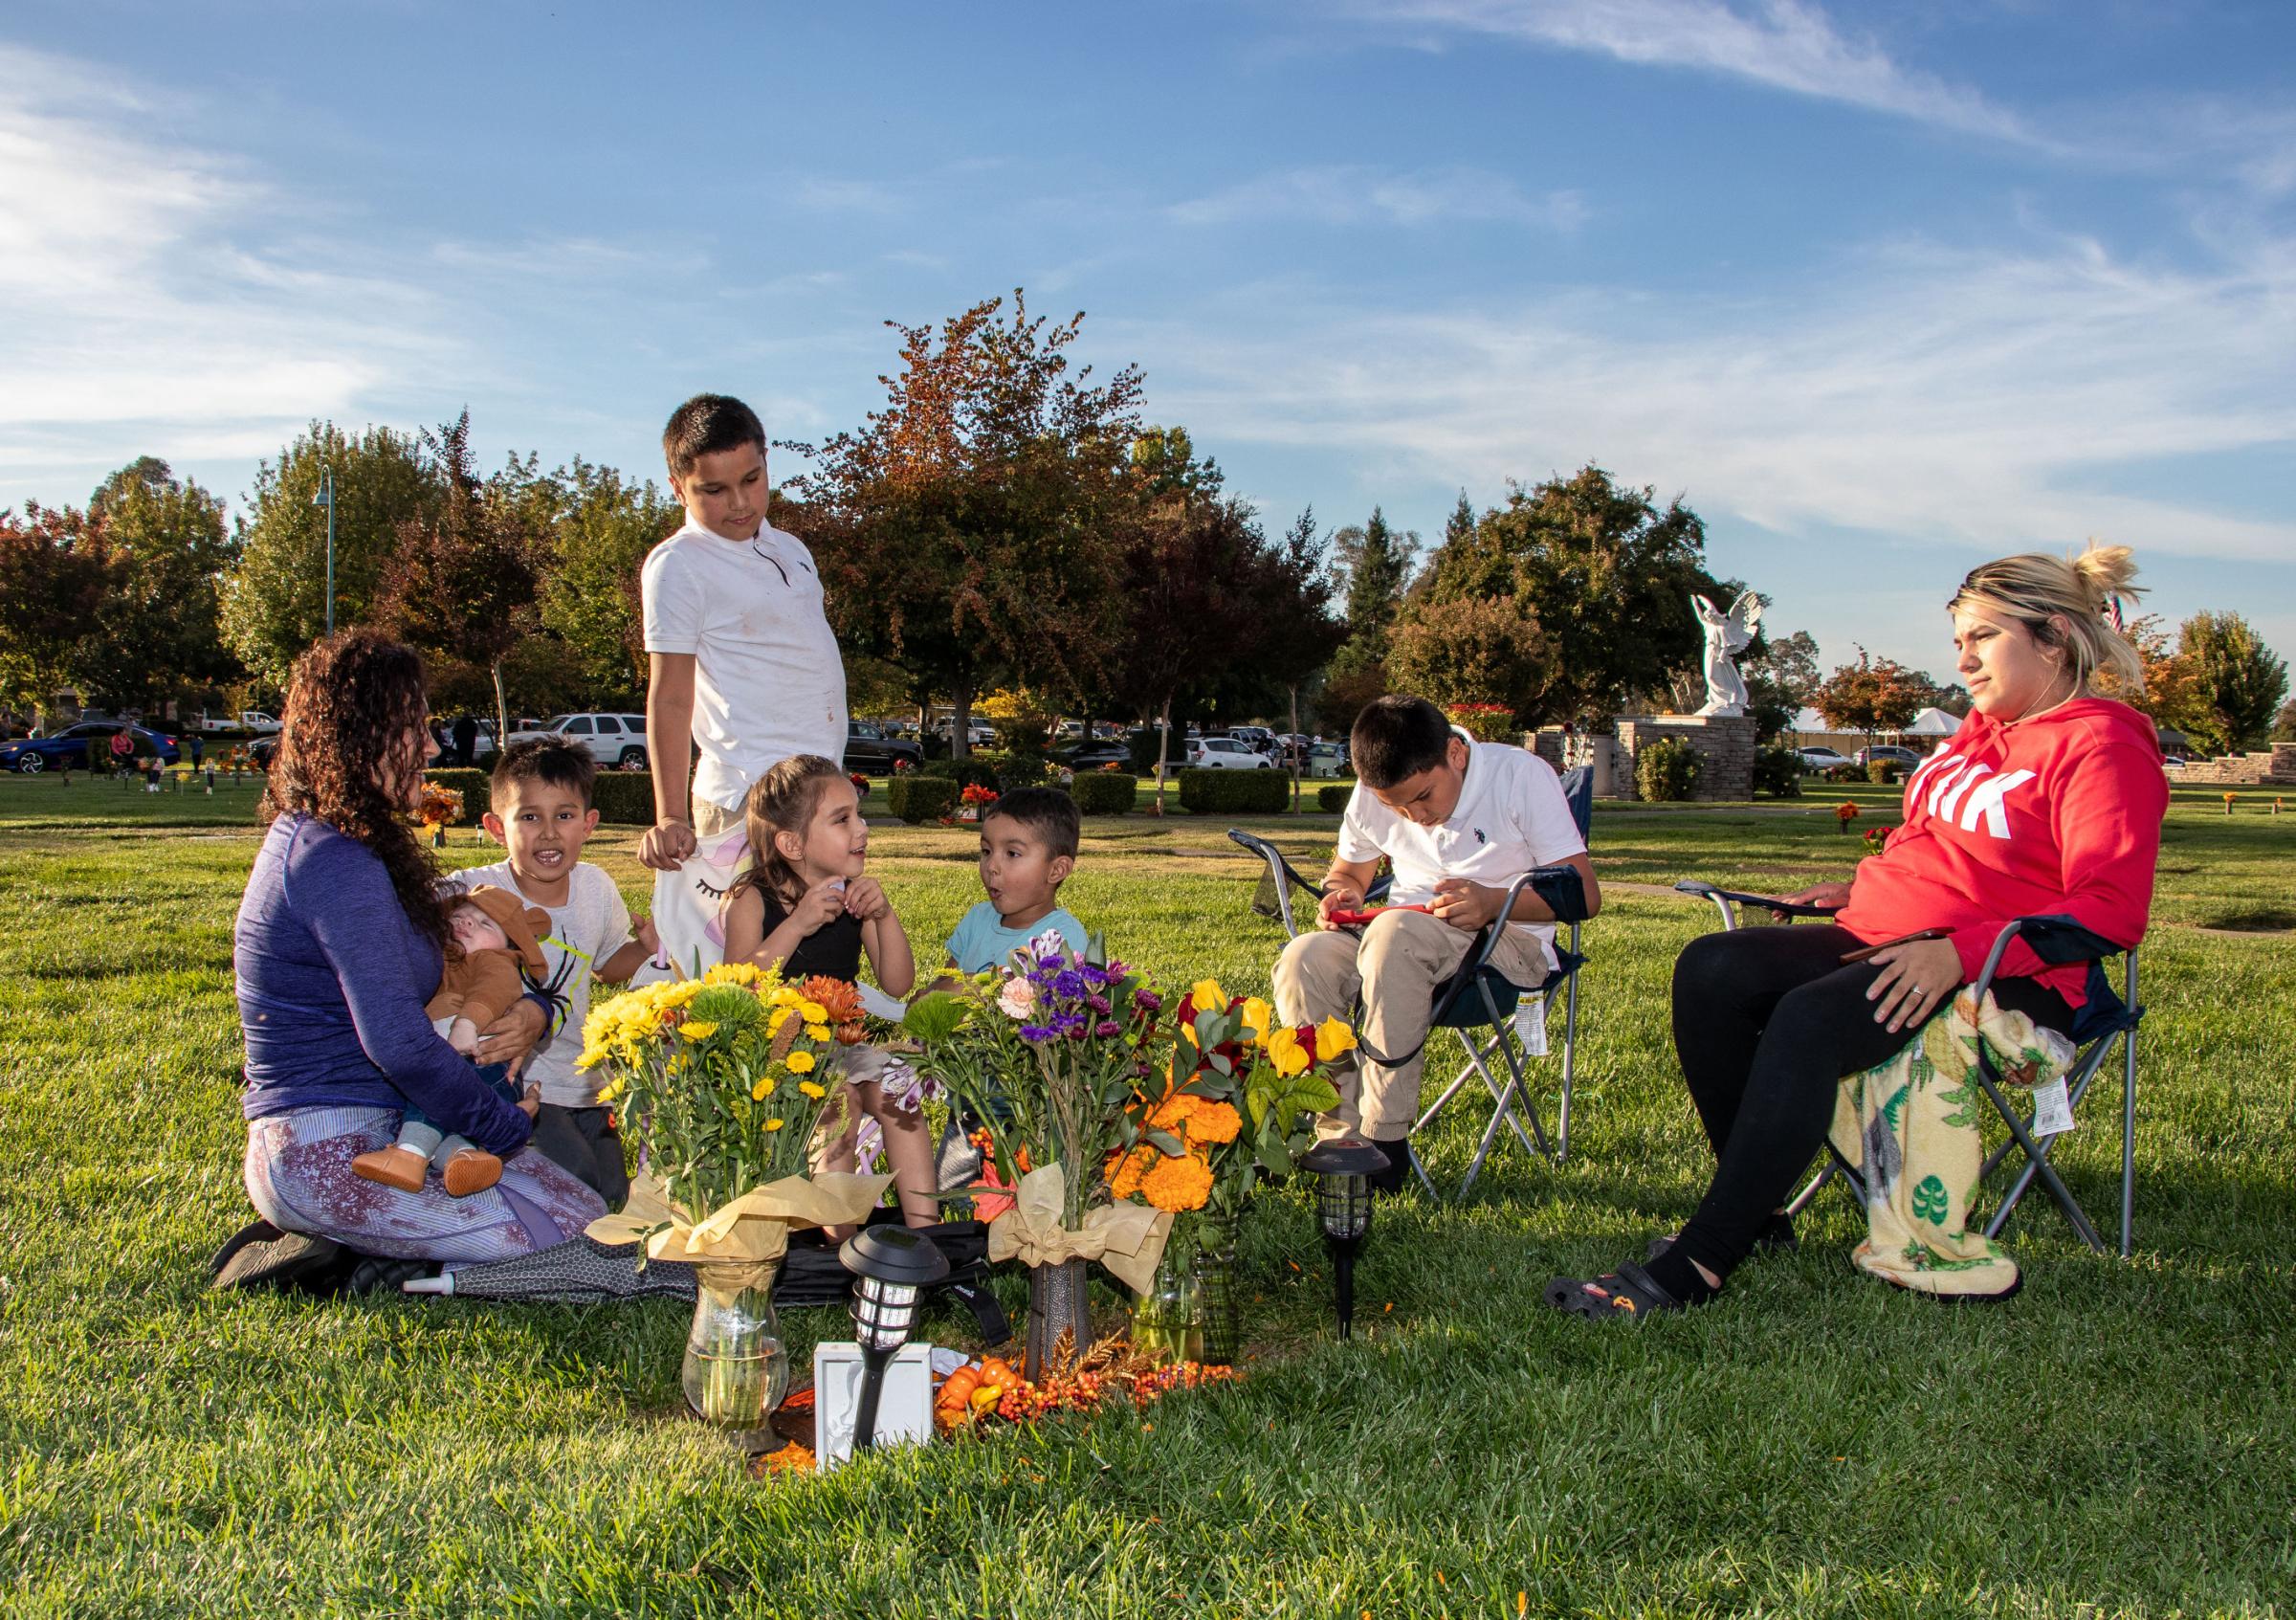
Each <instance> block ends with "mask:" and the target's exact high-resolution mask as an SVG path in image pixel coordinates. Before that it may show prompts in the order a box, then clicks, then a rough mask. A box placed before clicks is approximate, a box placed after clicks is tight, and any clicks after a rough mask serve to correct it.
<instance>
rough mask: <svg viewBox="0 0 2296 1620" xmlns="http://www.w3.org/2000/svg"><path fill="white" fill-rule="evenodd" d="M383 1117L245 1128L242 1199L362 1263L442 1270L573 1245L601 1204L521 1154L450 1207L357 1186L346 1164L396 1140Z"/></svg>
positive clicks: (430, 1195) (538, 1159) (375, 1113)
mask: <svg viewBox="0 0 2296 1620" xmlns="http://www.w3.org/2000/svg"><path fill="white" fill-rule="evenodd" d="M398 1134H399V1115H398V1111H397V1110H396V1109H391V1108H298V1109H295V1110H293V1111H291V1112H289V1113H285V1114H274V1115H271V1116H269V1117H268V1118H265V1119H261V1120H250V1121H248V1122H247V1164H246V1178H247V1195H248V1197H249V1198H250V1199H252V1200H253V1201H254V1206H255V1210H256V1212H257V1213H258V1214H260V1215H261V1216H262V1217H263V1218H264V1219H265V1220H267V1221H269V1222H271V1224H272V1225H274V1226H276V1227H277V1228H279V1229H280V1230H281V1231H282V1232H307V1233H309V1234H311V1235H313V1236H316V1237H331V1238H333V1239H335V1240H336V1241H337V1242H338V1243H341V1244H342V1245H343V1246H344V1247H345V1248H347V1249H352V1250H355V1251H357V1252H358V1253H360V1254H384V1255H388V1256H390V1257H391V1258H393V1259H403V1260H439V1261H443V1262H444V1263H445V1264H446V1265H448V1266H450V1267H453V1266H467V1265H474V1264H476V1263H478V1262H479V1261H482V1260H502V1259H508V1258H509V1257H510V1256H512V1255H514V1254H531V1253H533V1252H534V1251H535V1250H537V1249H547V1248H549V1247H550V1246H551V1245H552V1244H554V1243H563V1242H564V1241H565V1240H566V1239H567V1238H569V1237H575V1236H579V1235H580V1234H581V1232H582V1230H583V1228H585V1227H586V1226H588V1225H589V1224H590V1222H592V1221H594V1220H596V1219H597V1218H598V1217H599V1216H601V1215H603V1214H605V1213H606V1204H605V1201H604V1200H602V1199H601V1198H600V1197H599V1196H598V1195H597V1194H596V1193H595V1192H592V1191H591V1190H590V1189H589V1188H588V1187H585V1186H584V1185H583V1184H582V1183H581V1182H580V1181H578V1180H576V1179H575V1178H574V1177H573V1176H572V1175H571V1174H569V1173H568V1172H567V1171H565V1170H563V1169H561V1168H559V1166H558V1165H554V1164H552V1163H551V1162H550V1161H549V1160H547V1159H545V1158H543V1157H542V1156H541V1154H540V1153H537V1152H536V1151H535V1150H534V1149H533V1148H531V1147H522V1148H520V1149H519V1151H518V1152H517V1153H515V1154H513V1155H511V1157H510V1158H508V1159H506V1160H504V1161H503V1162H502V1179H501V1180H500V1181H499V1182H497V1184H496V1185H495V1186H494V1187H490V1188H488V1189H487V1190H486V1191H484V1192H475V1193H473V1194H472V1195H471V1196H470V1197H468V1198H450V1197H448V1196H447V1189H446V1188H445V1187H441V1186H440V1185H439V1184H438V1183H437V1182H436V1181H435V1180H433V1181H431V1182H427V1183H425V1184H424V1187H423V1190H422V1191H420V1192H401V1191H400V1190H399V1189H398V1188H396V1187H384V1186H382V1185H380V1184H379V1183H376V1182H371V1181H362V1180H361V1179H360V1178H359V1177H357V1176H355V1175H353V1174H352V1173H351V1161H352V1159H354V1158H356V1157H357V1156H358V1155H360V1154H362V1153H364V1152H367V1151H368V1150H370V1149H372V1148H377V1147H388V1146H389V1145H390V1144H391V1143H393V1142H395V1141H397V1140H398Z"/></svg>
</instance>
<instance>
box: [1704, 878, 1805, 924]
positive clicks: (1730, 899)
mask: <svg viewBox="0 0 2296 1620" xmlns="http://www.w3.org/2000/svg"><path fill="white" fill-rule="evenodd" d="M1674 887H1675V889H1676V890H1677V891H1678V892H1680V893H1682V894H1686V895H1696V896H1697V897H1698V898H1699V899H1704V900H1711V901H1713V902H1714V905H1715V908H1716V909H1717V910H1719V911H1720V912H1721V913H1722V920H1723V921H1724V922H1726V923H1729V924H1730V925H1731V926H1732V927H1735V926H1736V925H1737V923H1736V920H1735V919H1734V918H1733V915H1732V913H1731V907H1733V906H1738V905H1753V906H1759V907H1761V908H1762V909H1763V910H1764V911H1776V912H1782V913H1783V914H1784V915H1786V916H1788V917H1831V916H1833V915H1834V914H1835V913H1836V912H1838V911H1840V910H1841V909H1842V908H1841V907H1840V906H1838V905H1801V904H1799V903H1797V902H1795V901H1792V900H1781V899H1778V898H1777V896H1775V895H1747V894H1740V893H1739V892H1738V891H1737V890H1735V889H1717V888H1715V887H1714V886H1713V885H1712V884H1711V883H1709V882H1707V881H1705V880H1704V879H1702V878H1697V877H1685V878H1682V879H1681V880H1680V881H1678V882H1677V883H1675V885H1674Z"/></svg>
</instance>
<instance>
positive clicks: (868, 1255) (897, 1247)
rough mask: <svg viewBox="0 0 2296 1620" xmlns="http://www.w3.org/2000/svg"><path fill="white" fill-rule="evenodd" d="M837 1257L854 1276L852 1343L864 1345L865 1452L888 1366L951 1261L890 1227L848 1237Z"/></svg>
mask: <svg viewBox="0 0 2296 1620" xmlns="http://www.w3.org/2000/svg"><path fill="white" fill-rule="evenodd" d="M837 1258H838V1259H839V1260H840V1261H842V1262H843V1263H844V1265H845V1269H846V1270H847V1271H849V1272H851V1273H852V1274H853V1338H854V1340H855V1341H856V1342H857V1343H859V1344H860V1346H861V1403H860V1406H859V1407H858V1408H857V1409H855V1411H854V1413H853V1450H854V1451H856V1452H866V1451H868V1450H869V1449H870V1448H871V1447H872V1446H873V1445H875V1444H876V1439H877V1397H878V1396H879V1395H880V1394H881V1393H882V1392H883V1391H884V1387H885V1367H886V1365H887V1364H888V1363H889V1362H891V1361H892V1360H893V1358H894V1356H895V1355H896V1354H898V1353H899V1351H900V1348H901V1346H902V1345H903V1344H906V1343H909V1335H910V1333H911V1331H912V1330H913V1329H914V1328H915V1327H916V1307H917V1302H918V1300H919V1299H921V1298H923V1296H924V1292H925V1290H926V1289H928V1288H930V1287H932V1286H933V1284H935V1283H937V1282H938V1281H939V1280H940V1279H941V1278H943V1277H945V1276H948V1275H949V1257H948V1256H947V1255H946V1254H942V1253H941V1252H940V1251H939V1249H938V1248H937V1247H935V1245H934V1242H933V1240H932V1239H931V1238H929V1237H927V1236H926V1235H925V1234H924V1233H923V1232H916V1231H912V1230H911V1229H910V1228H908V1227H903V1226H891V1225H887V1226H873V1227H864V1228H863V1229H862V1230H861V1231H860V1232H856V1233H855V1234H854V1235H853V1236H851V1237H849V1238H847V1239H846V1240H845V1246H844V1247H843V1248H841V1249H839V1250H838V1251H837Z"/></svg>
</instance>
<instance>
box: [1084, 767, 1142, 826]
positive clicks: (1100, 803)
mask: <svg viewBox="0 0 2296 1620" xmlns="http://www.w3.org/2000/svg"><path fill="white" fill-rule="evenodd" d="M1139 790H1140V779H1139V778H1138V777H1137V776H1128V775H1126V774H1125V773H1124V772H1122V771H1118V770H1083V771H1078V772H1077V773H1076V779H1075V780H1074V781H1073V782H1071V784H1070V785H1069V797H1071V798H1072V799H1074V800H1075V801H1076V808H1077V810H1080V811H1082V812H1083V813H1084V814H1086V815H1122V814H1124V813H1125V812H1127V811H1128V810H1131V809H1132V807H1133V806H1134V805H1135V804H1137V803H1138V802H1139Z"/></svg>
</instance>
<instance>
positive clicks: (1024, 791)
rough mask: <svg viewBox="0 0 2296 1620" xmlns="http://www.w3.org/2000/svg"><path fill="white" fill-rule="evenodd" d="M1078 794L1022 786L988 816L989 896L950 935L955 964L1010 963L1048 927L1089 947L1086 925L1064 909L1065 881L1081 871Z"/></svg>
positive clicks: (959, 967) (984, 836)
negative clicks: (1078, 868)
mask: <svg viewBox="0 0 2296 1620" xmlns="http://www.w3.org/2000/svg"><path fill="white" fill-rule="evenodd" d="M1080 831H1081V827H1080V824H1079V822H1078V819H1077V815H1076V801H1075V800H1074V799H1071V798H1070V797H1069V796H1068V795H1067V794H1066V793H1063V792H1061V791H1060V790H1059V789H1058V788H1014V789H1013V790H1012V791H1011V792H1009V793H1007V794H1005V795H1004V797H1003V798H1001V799H999V800H998V801H997V802H996V803H995V804H993V805H991V806H989V807H988V809H987V810H986V811H985V812H984V813H983V814H982V817H981V886H982V888H983V889H985V890H987V891H988V899H984V900H982V902H981V903H980V904H979V905H977V906H975V907H973V909H972V910H970V911H968V912H966V913H965V914H964V920H963V921H960V922H959V923H958V924H957V931H956V932H955V933H953V934H951V935H950V936H949V945H948V954H949V964H948V965H949V968H950V970H951V971H953V972H957V973H978V972H980V971H981V970H982V969H983V968H987V967H1003V966H1006V965H1009V963H1010V959H1011V955H1012V953H1013V952H1014V951H1016V950H1018V949H1020V948H1021V947H1022V946H1024V945H1026V944H1027V943H1028V942H1029V941H1031V940H1033V939H1035V938H1037V937H1038V936H1039V935H1041V934H1043V933H1044V932H1045V931H1046V930H1048V929H1055V930H1057V931H1058V932H1059V934H1060V937H1061V939H1062V940H1063V941H1065V942H1066V943H1067V944H1068V947H1069V948H1070V949H1071V950H1082V949H1084V947H1085V943H1086V940H1087V935H1086V933H1085V929H1084V924H1083V923H1081V922H1079V921H1076V919H1075V918H1073V917H1071V915H1069V913H1068V912H1067V911H1065V910H1063V909H1062V907H1061V904H1060V886H1061V885H1062V884H1063V883H1065V882H1067V881H1068V879H1069V874H1070V873H1071V872H1073V871H1075V870H1076V844H1077V839H1078V835H1079V832H1080Z"/></svg>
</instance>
